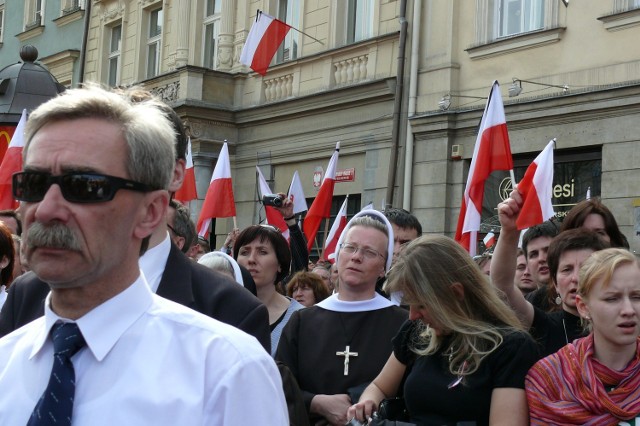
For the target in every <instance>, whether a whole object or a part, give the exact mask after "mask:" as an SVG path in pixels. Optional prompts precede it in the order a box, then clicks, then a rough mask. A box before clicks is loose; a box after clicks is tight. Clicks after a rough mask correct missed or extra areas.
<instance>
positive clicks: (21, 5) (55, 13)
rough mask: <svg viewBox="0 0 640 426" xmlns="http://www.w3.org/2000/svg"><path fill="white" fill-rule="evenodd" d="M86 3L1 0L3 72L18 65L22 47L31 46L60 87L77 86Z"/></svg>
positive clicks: (82, 0)
mask: <svg viewBox="0 0 640 426" xmlns="http://www.w3.org/2000/svg"><path fill="white" fill-rule="evenodd" d="M85 1H88V0H0V69H2V68H4V67H6V66H7V65H11V64H14V63H16V62H18V61H19V60H20V56H19V52H20V48H21V47H22V46H24V45H28V44H30V45H33V46H35V47H36V48H37V49H38V61H39V63H40V64H42V65H44V66H45V67H47V69H48V70H49V72H51V74H53V75H54V76H55V77H56V79H57V80H58V82H59V83H60V84H62V85H64V86H66V87H72V86H75V85H77V84H78V82H79V81H80V74H81V72H82V70H81V66H80V64H81V58H80V53H81V50H82V41H83V40H82V34H83V28H84V17H85Z"/></svg>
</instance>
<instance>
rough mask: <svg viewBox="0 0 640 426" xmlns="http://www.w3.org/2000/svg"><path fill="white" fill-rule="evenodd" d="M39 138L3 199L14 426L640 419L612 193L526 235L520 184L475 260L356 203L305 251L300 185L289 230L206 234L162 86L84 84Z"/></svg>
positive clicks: (46, 107)
mask: <svg viewBox="0 0 640 426" xmlns="http://www.w3.org/2000/svg"><path fill="white" fill-rule="evenodd" d="M25 141H26V143H25V147H24V151H23V171H22V172H20V173H17V174H16V175H14V177H13V194H14V196H15V198H16V199H17V200H19V201H20V202H21V206H20V209H19V211H18V213H19V214H16V212H15V211H13V210H6V211H0V279H1V281H2V282H1V283H0V306H1V308H2V309H1V310H0V337H2V338H1V339H0V387H1V388H2V389H7V390H9V389H10V390H11V391H8V392H4V393H3V395H4V396H3V397H2V398H0V423H1V424H7V425H24V424H28V425H45V424H47V425H48V424H57V425H60V424H66V425H70V424H73V425H84V424H91V425H101V424H105V425H107V424H136V425H143V424H154V425H156V424H158V425H162V424H176V423H179V424H220V425H222V424H225V425H226V424H268V425H287V424H290V425H345V424H364V423H366V422H368V421H371V422H373V421H374V420H373V419H376V418H378V419H379V416H387V417H386V418H387V419H388V420H403V421H405V422H408V423H409V424H416V425H472V424H473V425H526V424H536V425H565V424H566V425H569V424H593V425H617V424H619V423H620V424H622V423H621V422H629V423H630V424H632V422H633V421H636V420H639V419H640V371H638V370H639V369H640V346H639V345H640V340H639V336H640V266H639V263H638V259H637V258H636V257H635V256H634V255H633V254H632V253H631V252H630V251H629V250H628V249H629V244H628V242H627V240H626V238H625V237H624V234H622V232H620V229H619V227H618V225H617V222H616V220H615V218H614V216H613V214H611V212H610V210H609V209H608V208H607V207H606V206H604V205H603V204H602V203H601V202H600V201H599V200H598V199H595V198H594V199H589V200H584V201H582V202H580V203H578V204H577V205H576V206H575V207H574V208H573V209H572V210H571V211H570V212H569V213H568V215H567V216H566V218H565V220H564V221H563V223H562V224H561V225H559V224H557V223H556V222H555V221H547V222H545V223H543V224H540V225H538V226H535V227H532V228H530V229H528V230H527V231H526V232H525V233H524V235H523V236H522V238H521V235H520V234H521V232H520V231H519V230H518V229H517V227H516V221H517V219H518V216H519V214H520V210H521V208H522V204H523V200H522V196H521V194H520V193H519V192H518V190H517V189H515V190H514V191H513V193H512V194H511V195H510V197H509V198H508V199H506V200H504V201H503V202H501V203H500V204H499V205H498V208H497V211H498V217H499V220H500V225H501V227H500V233H499V237H498V239H497V244H496V246H495V249H494V250H493V252H492V254H491V255H490V256H489V255H484V256H479V257H476V258H472V257H471V256H469V253H467V252H466V251H465V250H464V249H463V248H462V247H461V246H460V245H458V244H457V243H456V242H455V241H453V240H452V239H450V238H448V237H444V236H437V235H424V236H423V235H422V234H423V231H422V226H421V224H420V222H419V221H418V219H417V218H416V217H415V216H414V215H412V214H411V213H410V212H408V211H406V210H403V209H397V208H387V209H386V210H385V211H384V212H379V211H376V210H373V209H370V210H363V211H360V212H358V213H356V214H355V215H354V216H353V217H352V218H351V219H350V220H349V222H348V223H347V226H346V228H345V230H344V231H343V233H342V234H341V236H340V237H339V241H338V246H337V250H336V253H335V260H334V261H333V262H331V263H330V262H328V261H325V260H324V259H322V258H320V259H314V260H315V261H313V262H312V261H310V258H309V252H308V250H307V242H306V241H305V237H304V235H303V234H302V232H301V229H300V226H299V223H298V219H297V218H296V217H295V215H294V214H293V202H292V200H291V199H289V198H288V197H286V196H285V194H279V195H280V197H281V199H282V201H283V202H282V205H281V206H279V207H276V210H277V211H279V213H280V214H282V217H283V219H284V220H285V222H286V224H287V227H288V230H289V232H288V238H285V236H284V235H283V234H282V232H281V230H280V229H278V228H276V227H274V226H272V225H269V224H255V225H250V226H247V227H245V228H244V229H232V230H231V231H230V232H229V233H228V235H227V237H226V239H225V241H224V243H223V244H222V246H215V243H214V246H213V248H212V246H211V244H210V243H209V241H208V240H207V239H204V238H202V237H199V236H198V235H197V234H196V229H195V226H194V223H193V221H192V220H191V218H190V212H189V209H188V208H187V207H186V206H185V205H183V204H181V203H180V202H178V201H176V200H174V199H173V196H172V194H173V193H175V191H177V189H178V188H180V185H181V184H182V181H183V179H184V172H185V153H186V136H185V131H184V126H183V124H182V122H181V121H180V118H179V117H178V116H177V114H176V113H175V112H174V111H173V110H172V109H171V108H169V107H168V106H167V105H166V104H163V103H162V102H160V101H158V100H157V99H156V98H154V97H153V96H152V95H151V94H150V93H149V92H146V91H144V90H141V89H137V88H131V89H126V90H125V89H121V90H115V91H114V90H106V89H103V88H100V87H97V86H94V85H87V86H86V87H84V88H81V89H72V90H68V91H67V92H65V93H64V94H63V95H61V96H59V97H57V98H55V99H53V100H51V101H49V102H47V103H45V104H43V105H42V106H41V107H39V108H37V109H36V110H35V111H33V112H32V113H31V115H30V118H29V120H28V123H27V128H26V134H25ZM107 223H108V224H109V226H105V224H107ZM23 226H24V228H23ZM392 403H393V404H395V405H396V406H400V407H401V409H400V410H397V412H398V413H399V414H396V415H397V417H394V415H393V414H390V410H388V409H387V407H389V406H391V404H392Z"/></svg>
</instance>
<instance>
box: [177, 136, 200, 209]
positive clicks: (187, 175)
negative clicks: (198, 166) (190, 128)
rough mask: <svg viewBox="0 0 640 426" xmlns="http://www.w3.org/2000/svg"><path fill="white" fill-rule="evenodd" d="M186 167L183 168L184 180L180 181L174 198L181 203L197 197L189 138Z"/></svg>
mask: <svg viewBox="0 0 640 426" xmlns="http://www.w3.org/2000/svg"><path fill="white" fill-rule="evenodd" d="M186 160H187V161H186V167H185V170H184V180H183V181H182V186H181V187H180V189H178V191H177V192H176V194H175V195H174V198H175V199H176V200H178V201H182V202H183V203H188V202H189V201H191V200H195V199H197V198H198V192H197V190H196V172H195V170H194V169H193V155H192V154H191V138H189V141H188V143H187V159H186Z"/></svg>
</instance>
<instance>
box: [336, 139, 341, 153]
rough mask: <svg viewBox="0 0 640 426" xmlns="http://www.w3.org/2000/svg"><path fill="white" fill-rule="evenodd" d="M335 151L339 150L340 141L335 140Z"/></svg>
mask: <svg viewBox="0 0 640 426" xmlns="http://www.w3.org/2000/svg"><path fill="white" fill-rule="evenodd" d="M336 151H340V141H338V142H336Z"/></svg>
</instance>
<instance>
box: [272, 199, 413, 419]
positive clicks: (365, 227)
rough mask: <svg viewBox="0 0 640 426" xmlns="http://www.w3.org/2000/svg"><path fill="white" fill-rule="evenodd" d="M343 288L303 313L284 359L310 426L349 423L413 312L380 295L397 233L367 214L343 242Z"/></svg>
mask: <svg viewBox="0 0 640 426" xmlns="http://www.w3.org/2000/svg"><path fill="white" fill-rule="evenodd" d="M337 247H338V250H337V251H336V263H337V264H338V273H339V275H340V290H339V292H338V293H336V294H334V295H332V296H329V297H328V298H326V299H324V300H323V301H322V302H320V303H317V304H315V305H314V306H311V307H309V308H305V309H301V310H299V311H296V312H294V313H293V315H292V316H291V319H290V320H289V323H288V324H287V325H286V327H285V328H284V331H283V333H282V337H281V339H280V344H279V346H278V352H277V354H276V359H277V360H278V361H282V362H284V363H285V364H286V365H287V366H288V367H289V368H290V369H291V372H292V373H293V375H294V376H295V377H296V379H297V380H298V384H299V385H300V389H302V393H303V396H304V400H305V404H306V407H307V411H308V413H309V422H310V424H326V423H329V424H345V423H346V422H347V420H348V419H347V418H346V413H347V408H348V407H349V405H351V404H353V403H355V402H356V401H357V400H358V397H359V395H360V393H361V392H362V390H363V389H364V387H365V386H366V385H367V384H368V383H369V382H370V381H371V380H372V379H373V378H374V377H375V376H376V375H377V374H378V372H379V371H380V370H381V369H382V366H383V365H384V363H385V362H386V360H387V359H388V358H389V354H390V353H391V349H392V346H391V339H392V338H393V336H394V335H395V334H396V333H397V331H398V330H399V328H400V326H401V325H402V323H403V322H404V321H405V320H406V319H407V312H406V311H405V310H404V309H402V308H400V307H398V306H394V305H393V304H392V303H391V302H390V301H389V300H387V299H386V298H384V297H382V296H381V295H379V294H377V293H376V291H375V286H376V281H377V279H378V278H380V277H383V276H385V274H386V273H387V271H388V270H389V269H390V267H391V258H392V253H393V229H392V227H391V224H390V223H389V221H388V220H387V218H386V217H385V216H384V214H382V213H381V212H378V211H375V210H363V211H361V212H359V213H357V214H356V215H355V216H354V217H353V218H352V219H351V220H350V221H349V223H347V226H346V228H345V230H344V231H343V232H342V235H341V236H340V238H339V240H338V245H337Z"/></svg>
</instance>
